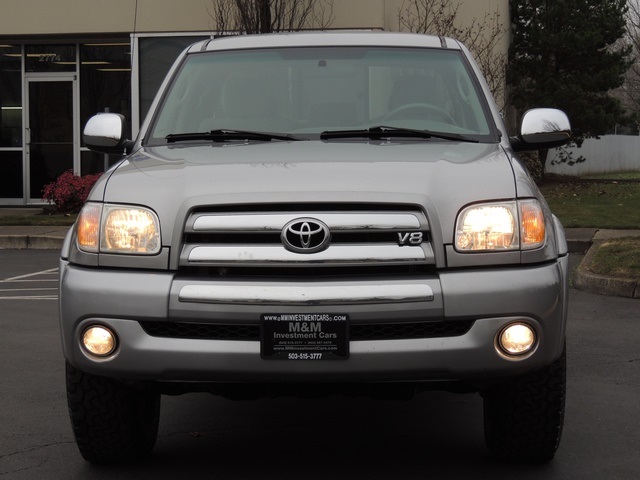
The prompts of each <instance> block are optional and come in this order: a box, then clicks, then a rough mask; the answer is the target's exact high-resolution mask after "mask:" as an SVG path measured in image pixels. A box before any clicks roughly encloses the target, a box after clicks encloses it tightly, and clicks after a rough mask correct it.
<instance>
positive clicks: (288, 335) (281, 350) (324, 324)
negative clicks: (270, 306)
mask: <svg viewBox="0 0 640 480" xmlns="http://www.w3.org/2000/svg"><path fill="white" fill-rule="evenodd" d="M348 321H349V317H348V316H347V315H344V314H335V313H313V314H306V313H304V314H303V313H293V314H291V313H274V314H264V315H262V316H261V322H260V324H261V329H260V355H261V356H262V358H264V359H265V360H296V361H298V360H304V361H306V360H309V361H313V360H316V361H317V360H345V359H347V358H349V334H348V328H347V324H348Z"/></svg>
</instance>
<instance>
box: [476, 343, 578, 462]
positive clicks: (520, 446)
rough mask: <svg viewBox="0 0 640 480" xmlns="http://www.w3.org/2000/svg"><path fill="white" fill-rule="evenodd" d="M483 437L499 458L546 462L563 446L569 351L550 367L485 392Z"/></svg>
mask: <svg viewBox="0 0 640 480" xmlns="http://www.w3.org/2000/svg"><path fill="white" fill-rule="evenodd" d="M482 396H483V398H484V437H485V442H486V444H487V447H488V448H489V450H490V451H491V452H492V453H493V454H494V455H495V456H496V457H498V458H500V459H502V460H507V461H514V462H530V463H543V462H548V461H550V460H552V459H553V457H554V455H555V453H556V450H557V449H558V446H559V444H560V437H561V435H562V427H563V424H564V408H565V397H566V351H565V350H563V352H562V355H561V356H560V358H558V359H557V360H556V361H555V362H553V363H552V364H551V365H548V366H547V367H545V368H542V369H540V370H538V371H535V372H532V373H529V374H526V375H522V376H520V377H517V378H514V379H512V380H509V381H507V382H504V383H501V384H499V385H497V386H495V387H492V388H490V389H488V390H487V391H484V392H482Z"/></svg>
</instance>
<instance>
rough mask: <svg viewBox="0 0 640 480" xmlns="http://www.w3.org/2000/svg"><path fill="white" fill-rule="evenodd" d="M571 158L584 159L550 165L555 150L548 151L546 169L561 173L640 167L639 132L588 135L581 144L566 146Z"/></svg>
mask: <svg viewBox="0 0 640 480" xmlns="http://www.w3.org/2000/svg"><path fill="white" fill-rule="evenodd" d="M566 151H568V152H571V153H572V155H573V158H574V159H577V158H578V157H580V156H583V157H585V158H586V159H587V160H586V161H585V162H582V163H576V164H575V165H573V166H569V165H568V164H567V163H560V164H557V165H552V162H553V160H554V159H557V158H558V154H557V150H555V151H553V150H552V151H550V152H549V158H548V159H547V170H546V171H547V172H548V173H557V174H561V175H589V174H596V173H612V172H624V171H640V136H629V135H605V136H604V137H601V138H600V139H593V138H590V139H587V140H585V141H584V143H583V144H582V147H581V148H576V147H574V148H567V149H566Z"/></svg>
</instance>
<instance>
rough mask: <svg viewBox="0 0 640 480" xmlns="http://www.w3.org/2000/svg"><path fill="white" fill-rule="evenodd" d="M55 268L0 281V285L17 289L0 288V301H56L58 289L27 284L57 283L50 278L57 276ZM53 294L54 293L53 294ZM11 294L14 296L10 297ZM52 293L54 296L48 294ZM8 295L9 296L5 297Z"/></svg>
mask: <svg viewBox="0 0 640 480" xmlns="http://www.w3.org/2000/svg"><path fill="white" fill-rule="evenodd" d="M57 274H58V269H57V268H50V269H48V270H42V271H39V272H33V273H27V274H25V275H18V276H15V277H11V278H5V279H4V280H0V285H6V286H9V285H15V286H16V287H18V288H0V293H2V294H3V295H2V296H0V300H57V299H58V289H57V288H56V287H46V286H42V287H40V286H35V285H34V286H33V287H30V286H28V285H27V284H46V283H49V282H57V281H58V280H57V278H51V276H52V275H57ZM47 277H48V278H47ZM54 292H55V293H54ZM11 293H13V294H14V295H11ZM49 293H54V294H49ZM7 294H9V295H7Z"/></svg>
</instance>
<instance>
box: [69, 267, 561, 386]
mask: <svg viewBox="0 0 640 480" xmlns="http://www.w3.org/2000/svg"><path fill="white" fill-rule="evenodd" d="M567 265H568V259H567V257H561V258H559V259H558V260H557V261H556V262H552V263H548V264H544V265H537V266H519V267H518V268H492V269H474V270H457V271H446V272H440V273H439V274H438V275H434V276H432V277H428V278H427V277H425V278H421V279H412V280H411V281H410V282H402V281H398V280H385V279H377V280H367V281H366V282H365V281H360V282H358V283H357V284H356V283H355V282H342V283H340V284H337V285H336V284H335V283H330V284H328V283H326V282H308V283H300V282H297V283H295V284H287V282H286V281H281V282H277V281H273V282H265V281H259V280H257V279H256V280H253V281H251V280H237V281H236V282H224V283H223V282H215V281H211V280H209V279H204V278H203V279H200V280H194V279H191V278H181V277H179V276H177V275H176V274H174V273H170V272H162V273H157V272H148V271H147V272H143V271H130V270H115V269H114V270H102V269H94V268H84V267H78V266H75V265H71V264H69V263H68V262H66V261H64V260H63V261H61V268H60V322H61V331H62V341H63V349H64V355H65V357H66V358H67V359H68V360H69V361H70V362H71V363H72V364H73V365H75V366H76V367H78V368H80V369H81V370H83V371H86V372H89V373H92V374H95V375H103V376H109V377H118V378H124V379H132V380H148V381H162V382H377V381H381V382H386V381H432V380H433V381H439V380H442V381H457V380H463V381H471V382H473V381H478V382H482V381H487V380H489V381H490V380H491V379H498V378H502V377H506V376H513V375H517V374H520V373H524V372H527V371H530V370H535V369H537V368H540V367H542V366H544V365H546V364H548V363H550V362H552V361H553V360H554V359H556V358H557V357H558V356H559V355H560V354H561V352H562V348H563V343H564V336H565V324H566V313H567ZM394 282H395V283H394ZM384 285H396V287H397V286H406V285H409V286H410V285H413V286H414V287H415V288H407V291H408V293H407V296H406V297H403V296H402V295H396V294H395V293H394V294H393V295H391V294H390V295H388V296H387V298H383V299H380V300H379V301H373V302H369V301H367V296H366V295H364V294H363V288H366V287H370V289H371V291H372V292H378V291H380V290H381V289H383V288H384ZM243 286H244V287H247V288H246V290H247V291H248V292H249V294H241V295H240V296H238V297H236V296H233V295H231V297H232V298H224V299H222V300H221V301H220V302H217V301H215V299H214V298H212V295H213V294H212V292H216V291H223V292H226V293H228V294H229V293H231V292H233V291H234V290H235V289H238V290H242V288H243ZM425 286H426V288H425ZM216 287H224V288H222V289H218V290H216ZM231 287H233V288H231ZM288 287H290V288H291V289H292V297H291V298H290V299H289V301H286V299H282V298H280V299H278V300H273V302H269V301H268V298H266V297H268V295H269V292H280V293H282V292H286V291H287V288H288ZM336 287H338V288H336ZM305 290H306V291H307V293H308V295H306V294H305V293H304V292H305ZM341 290H343V291H344V292H345V294H344V295H345V297H344V298H348V301H347V300H344V299H342V300H341V299H340V297H339V295H336V292H338V291H341ZM396 290H402V288H396ZM429 291H430V292H431V293H432V298H428V297H425V299H424V300H423V301H421V300H420V299H419V298H417V297H416V296H417V295H420V292H427V293H428V292H429ZM257 292H263V293H264V292H267V293H266V294H264V295H263V296H261V297H260V296H258V298H257V300H256V296H257ZM327 292H330V294H329V295H327ZM354 292H355V293H354ZM410 294H411V295H414V296H413V297H411V296H410ZM358 295H359V296H358ZM354 296H355V298H354ZM309 298H312V299H313V300H312V301H308V299H309ZM278 305H279V306H278ZM275 311H278V312H280V313H300V312H304V313H328V312H334V313H346V314H348V315H349V318H350V321H351V322H352V323H354V324H356V323H366V322H368V323H371V322H373V323H375V322H387V323H389V322H408V321H411V322H416V321H431V322H439V321H468V320H474V323H473V326H472V327H471V329H470V330H469V331H468V332H467V333H466V334H464V335H461V336H453V337H438V338H411V339H393V340H362V341H351V342H350V356H349V358H348V359H347V360H336V361H282V360H263V359H262V358H261V357H260V342H259V341H245V340H212V339H206V340H203V339H192V338H163V337H156V336H151V335H149V334H147V333H146V332H145V330H144V329H143V328H142V326H141V323H140V322H187V323H202V324H206V323H226V324H230V323H233V324H247V325H249V324H256V323H258V322H259V319H260V315H261V314H263V313H269V312H271V313H273V312H275ZM512 321H525V322H527V323H529V324H530V325H532V326H533V327H534V329H535V330H536V333H537V336H538V339H539V342H538V346H537V347H536V349H535V351H534V352H533V353H532V354H530V355H528V356H527V357H526V358H519V359H517V360H516V359H508V358H505V357H504V356H503V355H501V354H500V353H499V352H498V350H497V348H496V346H495V339H496V336H497V334H498V332H500V330H501V329H502V328H503V327H504V326H505V325H507V324H508V323H510V322H512ZM93 323H101V324H104V325H108V326H109V327H110V328H111V329H113V330H114V331H115V332H116V333H117V335H118V338H119V345H118V349H117V351H116V352H115V353H114V354H113V355H112V356H111V357H109V358H107V359H97V358H94V357H91V356H90V355H88V354H87V353H86V352H85V351H84V349H83V348H82V347H81V346H80V337H81V334H82V332H83V330H84V329H85V328H86V326H88V325H90V324H93Z"/></svg>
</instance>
